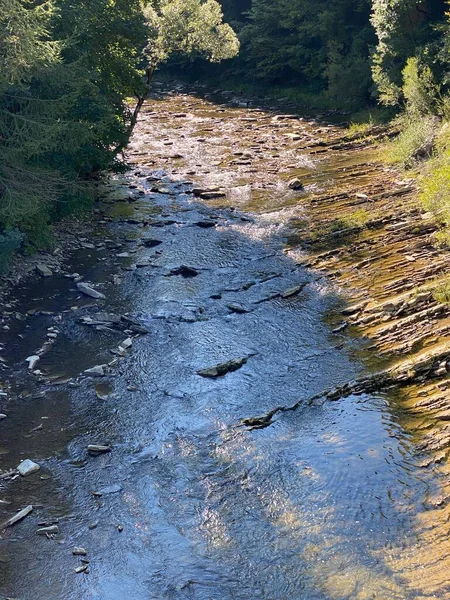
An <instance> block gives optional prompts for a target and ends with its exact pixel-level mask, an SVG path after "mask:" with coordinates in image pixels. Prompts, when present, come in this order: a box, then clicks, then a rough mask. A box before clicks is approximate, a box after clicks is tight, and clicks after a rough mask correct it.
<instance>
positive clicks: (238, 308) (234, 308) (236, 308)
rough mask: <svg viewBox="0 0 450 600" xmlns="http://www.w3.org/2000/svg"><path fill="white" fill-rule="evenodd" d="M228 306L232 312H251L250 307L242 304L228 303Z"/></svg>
mask: <svg viewBox="0 0 450 600" xmlns="http://www.w3.org/2000/svg"><path fill="white" fill-rule="evenodd" d="M227 308H229V309H230V310H231V312H233V313H238V314H244V313H248V312H250V311H249V309H248V308H245V306H242V305H241V304H227Z"/></svg>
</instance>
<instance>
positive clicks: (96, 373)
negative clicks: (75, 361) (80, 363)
mask: <svg viewBox="0 0 450 600" xmlns="http://www.w3.org/2000/svg"><path fill="white" fill-rule="evenodd" d="M84 374H85V375H90V376H91V377H104V375H105V367H104V366H103V365H96V366H95V367H91V368H90V369H85V371H84Z"/></svg>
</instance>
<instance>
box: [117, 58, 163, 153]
mask: <svg viewBox="0 0 450 600" xmlns="http://www.w3.org/2000/svg"><path fill="white" fill-rule="evenodd" d="M155 70H156V67H149V68H148V69H146V71H145V91H144V93H143V94H142V96H138V97H137V98H138V101H137V104H136V106H135V107H134V111H133V114H132V116H131V121H130V127H129V129H128V140H129V139H130V137H131V136H132V134H133V131H134V128H135V127H136V123H137V120H138V117H139V113H140V112H141V108H142V106H143V104H144V102H145V99H146V98H147V96H148V94H149V93H150V87H151V84H152V79H153V75H154V73H155ZM128 140H127V141H128ZM124 148H125V144H120V145H119V146H117V147H116V148H115V153H116V154H117V153H119V152H123V150H124Z"/></svg>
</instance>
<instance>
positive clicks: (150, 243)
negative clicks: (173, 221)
mask: <svg viewBox="0 0 450 600" xmlns="http://www.w3.org/2000/svg"><path fill="white" fill-rule="evenodd" d="M141 243H142V245H143V246H145V247H146V248H154V247H155V246H159V245H161V244H162V241H161V240H157V239H155V238H143V239H142V241H141Z"/></svg>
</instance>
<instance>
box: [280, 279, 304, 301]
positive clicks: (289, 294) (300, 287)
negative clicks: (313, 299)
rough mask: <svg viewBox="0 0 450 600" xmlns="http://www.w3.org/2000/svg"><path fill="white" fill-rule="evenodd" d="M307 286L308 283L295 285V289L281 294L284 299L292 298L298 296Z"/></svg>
mask: <svg viewBox="0 0 450 600" xmlns="http://www.w3.org/2000/svg"><path fill="white" fill-rule="evenodd" d="M306 285H307V283H306V282H303V283H300V284H298V285H295V286H294V287H291V288H289V289H288V290H286V291H284V292H282V293H281V297H282V298H291V297H292V296H297V294H299V293H300V292H301V291H302V290H303V289H304V288H305V286H306Z"/></svg>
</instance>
